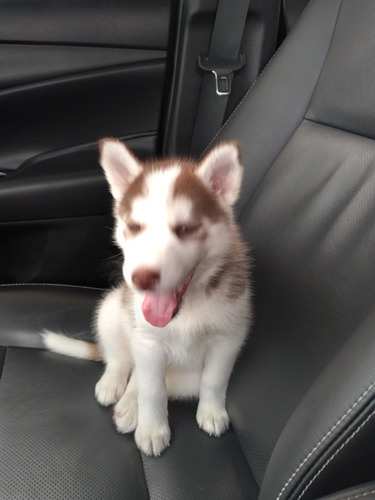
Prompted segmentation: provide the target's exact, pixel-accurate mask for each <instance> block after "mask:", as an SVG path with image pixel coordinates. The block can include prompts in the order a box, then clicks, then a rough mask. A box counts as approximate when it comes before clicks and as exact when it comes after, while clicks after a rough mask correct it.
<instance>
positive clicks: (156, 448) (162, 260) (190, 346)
mask: <svg viewBox="0 0 375 500" xmlns="http://www.w3.org/2000/svg"><path fill="white" fill-rule="evenodd" d="M100 163H101V165H102V167H103V169H104V172H105V175H106V178H107V180H108V183H109V187H110V190H111V193H112V195H113V198H114V216H115V221H116V228H115V240H116V242H117V244H118V246H119V247H120V248H121V250H122V252H123V254H124V264H123V277H124V282H123V283H122V284H121V285H120V286H118V287H116V288H114V289H113V290H111V291H110V292H108V293H107V295H106V296H105V297H104V299H103V300H102V302H101V304H100V305H99V308H98V311H97V318H96V331H97V344H95V343H92V344H91V343H89V342H84V341H78V340H74V339H69V338H67V337H65V336H62V335H58V334H56V333H52V332H44V334H43V339H44V343H45V345H46V347H47V348H48V349H50V350H52V351H55V352H59V353H62V354H67V355H70V356H76V357H82V358H85V359H102V360H103V361H104V363H105V371H104V374H103V376H102V377H101V379H100V380H99V382H98V383H97V385H96V388H95V394H96V398H97V400H98V402H99V403H100V404H102V405H104V406H108V405H112V404H115V406H114V421H115V424H116V427H117V429H118V431H119V432H121V433H129V432H133V431H135V441H136V444H137V446H138V448H139V449H140V450H141V451H143V452H144V453H145V454H146V455H160V453H161V452H162V451H163V450H164V449H165V448H166V447H167V446H168V445H169V442H170V437H171V432H170V428H169V424H168V406H167V400H168V397H171V398H191V397H197V398H199V403H198V410H197V415H196V419H197V422H198V425H199V427H200V428H201V429H203V430H204V431H206V432H207V433H208V434H210V435H214V436H220V435H221V434H222V433H223V432H225V430H226V429H227V428H228V426H229V417H228V414H227V411H226V408H225V396H226V390H227V385H228V381H229V377H230V374H231V372H232V369H233V365H234V363H235V360H236V357H237V355H238V353H239V351H240V349H241V346H242V345H243V343H244V340H245V337H246V334H247V332H248V330H249V327H250V320H251V303H250V287H249V280H248V267H249V266H248V264H249V262H248V258H247V251H246V248H245V245H244V243H243V241H242V239H241V236H240V232H239V229H238V227H237V226H236V224H235V222H234V216H233V209H232V207H233V205H234V203H235V202H236V200H237V197H238V195H239V190H240V185H241V179H242V173H243V166H242V164H241V159H240V147H239V145H238V144H237V143H236V142H224V143H222V144H220V145H218V146H216V147H215V148H214V149H213V150H212V151H211V152H209V153H208V154H207V155H206V156H205V157H204V158H203V159H202V160H201V161H200V162H193V161H188V160H184V159H178V158H172V159H167V160H159V161H148V162H145V163H144V162H141V161H140V160H139V159H138V158H136V157H135V156H134V154H133V153H132V152H131V151H130V150H129V149H128V148H127V147H126V146H125V145H124V144H123V143H121V142H119V141H117V140H115V139H103V140H102V141H101V142H100Z"/></svg>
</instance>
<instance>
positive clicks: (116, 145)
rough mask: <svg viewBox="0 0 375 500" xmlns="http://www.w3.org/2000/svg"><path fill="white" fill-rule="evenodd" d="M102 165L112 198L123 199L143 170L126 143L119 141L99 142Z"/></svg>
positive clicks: (105, 140)
mask: <svg viewBox="0 0 375 500" xmlns="http://www.w3.org/2000/svg"><path fill="white" fill-rule="evenodd" d="M99 149H100V159H99V161H100V164H101V166H102V167H103V170H104V173H105V176H106V178H107V181H108V184H109V187H110V189H111V193H112V196H113V197H114V199H115V200H118V199H120V198H121V197H122V195H123V194H124V192H125V191H126V189H127V188H128V186H129V184H130V183H131V182H132V181H133V180H134V179H135V178H136V177H137V175H138V174H139V173H140V172H141V170H142V164H141V162H140V161H139V160H138V158H136V157H135V156H134V155H133V153H132V152H131V151H130V149H128V148H127V147H126V146H125V144H124V143H122V142H120V141H118V140H117V139H102V140H101V141H100V142H99Z"/></svg>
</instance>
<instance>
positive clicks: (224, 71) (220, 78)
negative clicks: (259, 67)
mask: <svg viewBox="0 0 375 500" xmlns="http://www.w3.org/2000/svg"><path fill="white" fill-rule="evenodd" d="M198 65H199V67H200V68H201V69H203V71H209V72H210V73H212V74H213V75H214V77H215V86H216V94H217V95H220V96H225V95H229V94H230V93H231V91H232V80H233V74H234V72H235V71H238V70H240V69H241V68H242V67H243V66H244V65H245V55H244V54H240V55H239V56H238V57H237V59H235V60H234V61H228V60H225V59H209V58H208V56H207V55H206V54H202V55H200V56H199V57H198Z"/></svg>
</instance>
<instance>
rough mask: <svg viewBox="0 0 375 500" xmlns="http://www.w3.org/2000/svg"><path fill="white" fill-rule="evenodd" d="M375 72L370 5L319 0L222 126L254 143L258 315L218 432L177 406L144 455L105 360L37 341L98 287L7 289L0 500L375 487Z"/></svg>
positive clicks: (2, 319) (249, 146)
mask: <svg viewBox="0 0 375 500" xmlns="http://www.w3.org/2000/svg"><path fill="white" fill-rule="evenodd" d="M374 82H375V4H374V2H373V1H372V0H313V1H312V2H311V3H310V5H309V6H308V7H307V10H306V11H305V13H304V14H303V15H302V17H301V19H300V21H299V22H298V24H297V25H296V27H295V28H294V29H293V31H292V33H291V34H290V35H289V36H288V37H287V39H286V41H285V42H284V44H283V45H282V47H281V49H280V50H279V51H278V53H277V55H276V56H275V57H274V58H273V60H272V62H271V63H270V64H269V66H268V67H267V68H266V70H265V71H264V72H263V74H262V75H261V77H260V78H259V79H258V81H257V83H256V84H255V86H254V87H253V88H252V89H251V90H250V91H249V93H248V95H247V96H246V98H245V99H244V101H243V102H242V103H241V105H240V106H239V107H238V109H237V110H236V111H235V112H234V114H233V115H232V116H231V118H230V119H229V121H228V123H227V124H226V125H225V127H224V128H223V129H222V130H221V131H220V133H219V134H218V137H217V138H216V139H215V141H216V142H217V141H220V140H223V139H227V138H236V139H237V140H239V141H241V143H242V147H243V159H244V163H245V165H246V172H245V180H244V187H243V191H242V197H241V199H240V202H239V204H238V207H237V209H238V217H239V220H240V222H241V225H242V228H243V231H244V234H245V235H246V238H247V240H248V241H249V243H250V245H251V247H252V254H253V257H254V269H253V279H254V301H255V312H256V320H255V325H254V327H253V329H252V331H251V333H250V336H249V342H248V344H247V346H246V349H245V350H244V352H243V354H242V356H241V359H240V360H239V362H238V364H237V366H236V369H235V371H234V373H233V376H232V379H231V383H230V387H229V390H228V409H229V414H230V417H231V422H232V427H231V429H230V430H229V431H228V432H227V433H226V434H225V435H224V436H223V437H221V438H219V439H215V438H210V437H208V436H206V435H205V434H204V433H203V432H201V431H199V429H198V428H197V425H196V422H195V418H194V413H195V407H196V406H195V404H194V403H191V404H190V403H189V404H188V403H184V404H180V403H173V404H171V405H170V421H171V427H172V432H173V441H172V445H171V447H170V448H169V449H168V450H167V451H166V452H165V453H164V454H163V455H162V456H161V457H159V458H149V457H145V456H141V455H140V453H139V452H138V450H137V449H136V447H135V444H134V441H133V437H132V436H121V435H118V434H117V433H116V431H115V429H114V426H113V425H112V422H111V412H110V410H108V409H104V408H101V407H99V405H97V403H96V402H95V400H94V397H93V391H94V385H95V382H96V380H97V379H98V377H99V374H100V371H101V366H100V365H99V364H95V363H88V362H83V361H79V360H75V359H69V358H64V357H62V356H57V355H54V354H51V353H47V352H45V351H43V350H38V349H30V348H26V347H29V346H32V347H38V345H40V344H38V337H37V336H36V335H37V331H38V330H39V329H40V328H41V327H42V326H46V327H50V328H52V327H53V328H60V329H62V330H64V331H65V332H66V333H68V334H71V335H80V334H83V335H87V334H88V332H89V331H90V319H89V317H90V314H91V313H90V311H91V310H92V309H93V308H94V305H95V302H96V300H97V299H98V297H99V296H100V293H101V291H100V290H96V291H95V290H88V289H79V288H66V287H64V288H62V287H57V286H45V287H42V286H30V287H27V286H21V287H4V286H3V287H0V308H1V310H0V325H1V326H0V342H1V343H3V344H4V345H9V346H10V345H13V346H15V345H17V344H18V346H19V347H8V348H7V349H6V350H3V351H2V353H3V357H4V366H3V372H2V380H1V385H0V449H1V453H0V457H1V458H0V463H1V465H0V484H1V487H0V498H5V499H10V498H12V499H21V498H35V499H42V498H54V499H55V498H64V499H66V498H72V499H73V498H74V499H78V498H79V499H86V498H87V499H94V498H97V499H119V498H132V499H133V498H137V499H138V498H152V499H173V500H176V499H184V500H185V499H220V498H223V499H229V498H230V499H242V498H248V499H260V500H284V499H294V500H297V499H298V500H300V499H303V500H308V499H317V498H321V497H323V496H325V495H331V494H334V495H333V496H332V497H330V498H332V499H344V498H375V493H374V491H375V418H374V416H375V334H374V332H375V308H374V306H375V259H374V255H375V91H374V88H375V87H374ZM36 307H37V309H36ZM81 307H82V311H83V315H82V316H80V314H79V311H80V309H81ZM36 311H37V314H36ZM22 346H23V347H22ZM346 489H348V490H346ZM343 490H346V491H343ZM340 491H341V492H340ZM338 492H340V493H338Z"/></svg>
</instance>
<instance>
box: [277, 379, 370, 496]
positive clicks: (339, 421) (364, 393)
mask: <svg viewBox="0 0 375 500" xmlns="http://www.w3.org/2000/svg"><path fill="white" fill-rule="evenodd" d="M374 387H375V382H373V383H372V384H371V385H370V386H369V387H368V388H367V389H366V390H365V391H364V392H363V394H362V395H361V396H360V397H359V398H358V399H357V401H355V402H354V403H353V404H352V406H351V407H350V408H349V409H348V410H347V411H346V412H345V413H344V414H343V415H342V416H341V417H340V419H339V420H338V421H337V422H336V424H335V425H334V426H333V427H331V429H329V431H328V432H326V434H325V435H324V436H323V437H322V439H321V440H320V441H319V442H318V443H317V444H316V445H315V446H314V448H312V450H311V451H310V452H309V453H308V454H307V455H306V457H305V458H304V459H303V460H302V462H301V463H300V464H299V466H298V467H297V469H296V470H295V471H294V472H293V474H292V475H291V476H290V478H289V479H288V481H287V482H286V483H285V484H284V486H283V487H282V488H281V491H280V493H279V494H278V496H277V497H276V500H280V498H281V497H282V495H283V494H284V492H285V490H286V489H287V487H288V486H289V484H290V483H291V482H292V481H293V479H294V478H295V477H296V475H297V474H298V473H299V472H300V470H301V469H302V467H304V465H306V463H307V462H308V461H309V460H310V458H311V457H312V456H313V455H314V454H315V453H316V452H317V451H318V450H319V448H320V447H321V446H322V445H323V444H324V443H325V441H327V439H328V438H329V437H330V436H331V434H332V433H333V432H334V431H335V430H336V429H337V428H338V427H339V426H340V425H341V424H342V423H343V421H344V420H345V419H346V418H347V417H348V416H349V415H350V414H351V413H352V412H353V411H354V410H355V409H356V408H357V406H358V405H359V404H360V403H361V401H362V400H363V399H364V398H365V397H366V396H367V394H368V393H369V392H370V391H371V390H372V389H374ZM374 414H375V411H374V412H373V413H372V414H371V415H370V416H372V415H374ZM353 437H354V434H353ZM344 444H346V442H345V443H344ZM342 447H343V446H341V447H340V448H339V450H340V449H341V448H342ZM300 498H301V497H300Z"/></svg>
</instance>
